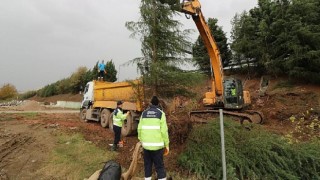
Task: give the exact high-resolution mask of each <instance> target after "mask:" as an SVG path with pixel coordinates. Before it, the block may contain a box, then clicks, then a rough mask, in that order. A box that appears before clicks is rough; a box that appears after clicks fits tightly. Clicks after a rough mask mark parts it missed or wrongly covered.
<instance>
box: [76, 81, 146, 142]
mask: <svg viewBox="0 0 320 180" xmlns="http://www.w3.org/2000/svg"><path fill="white" fill-rule="evenodd" d="M117 101H123V106H122V109H123V111H124V113H126V112H127V111H130V115H128V117H127V119H126V120H125V121H124V124H123V127H122V131H121V134H122V136H129V135H131V134H135V133H136V130H137V127H138V122H139V118H140V115H141V113H142V111H143V106H144V93H143V86H142V83H141V81H140V80H134V81H125V82H105V81H90V82H88V83H87V84H86V86H85V89H84V92H83V100H82V103H81V108H80V119H81V120H82V121H85V122H88V121H97V122H100V124H101V126H102V127H104V128H109V129H110V130H113V122H112V116H113V111H114V110H115V109H116V107H117Z"/></svg>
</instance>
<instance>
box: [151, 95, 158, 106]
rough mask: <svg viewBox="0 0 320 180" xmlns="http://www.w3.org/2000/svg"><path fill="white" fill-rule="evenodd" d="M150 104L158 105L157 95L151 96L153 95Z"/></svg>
mask: <svg viewBox="0 0 320 180" xmlns="http://www.w3.org/2000/svg"><path fill="white" fill-rule="evenodd" d="M151 104H152V105H155V106H157V105H159V99H158V97H157V96H153V97H152V99H151Z"/></svg>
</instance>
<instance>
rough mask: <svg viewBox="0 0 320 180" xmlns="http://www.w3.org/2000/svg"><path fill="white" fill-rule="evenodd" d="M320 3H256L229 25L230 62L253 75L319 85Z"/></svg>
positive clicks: (280, 0)
mask: <svg viewBox="0 0 320 180" xmlns="http://www.w3.org/2000/svg"><path fill="white" fill-rule="evenodd" d="M319 22H320V1H319V0H259V1H258V6H257V7H255V8H253V9H251V10H250V11H249V12H243V13H241V14H238V15H236V16H235V17H234V19H233V21H232V26H233V30H232V44H231V48H232V51H233V53H234V54H233V59H234V60H235V61H238V62H240V61H241V60H246V61H248V62H249V61H254V62H256V67H255V69H254V70H255V71H256V72H259V73H260V74H270V75H274V76H282V75H286V76H288V77H290V78H291V79H292V80H298V81H303V82H310V83H316V84H319V83H320V73H319V72H320V33H319V32H320V23H319Z"/></svg>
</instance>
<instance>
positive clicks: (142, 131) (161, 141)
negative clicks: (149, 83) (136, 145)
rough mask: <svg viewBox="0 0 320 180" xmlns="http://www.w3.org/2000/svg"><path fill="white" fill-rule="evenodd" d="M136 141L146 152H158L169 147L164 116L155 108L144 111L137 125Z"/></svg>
mask: <svg viewBox="0 0 320 180" xmlns="http://www.w3.org/2000/svg"><path fill="white" fill-rule="evenodd" d="M138 139H139V140H140V142H141V143H142V147H143V148H144V149H146V150H159V149H162V148H164V147H169V135H168V126H167V122H166V115H165V113H164V112H163V111H161V110H160V109H158V108H157V106H154V105H151V106H150V107H149V109H147V110H145V111H144V112H143V113H142V115H141V118H140V121H139V125H138Z"/></svg>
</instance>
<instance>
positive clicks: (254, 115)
mask: <svg viewBox="0 0 320 180" xmlns="http://www.w3.org/2000/svg"><path fill="white" fill-rule="evenodd" d="M213 114H219V110H216V109H205V110H193V111H191V112H190V113H189V118H190V120H191V122H194V123H208V122H209V120H210V119H212V117H213V116H212V115H213ZM223 114H224V115H229V116H233V117H237V118H239V119H240V123H241V124H243V123H245V122H246V121H248V122H250V123H254V124H262V123H263V120H264V116H263V113H262V112H260V111H254V110H245V111H239V112H238V111H227V110H223Z"/></svg>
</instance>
